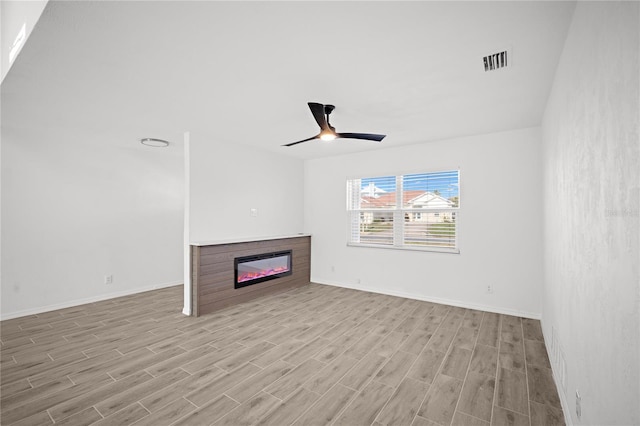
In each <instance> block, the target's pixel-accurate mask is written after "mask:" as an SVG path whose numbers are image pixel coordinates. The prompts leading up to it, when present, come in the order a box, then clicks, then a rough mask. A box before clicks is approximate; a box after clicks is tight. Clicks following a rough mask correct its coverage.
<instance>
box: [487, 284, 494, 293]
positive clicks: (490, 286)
mask: <svg viewBox="0 0 640 426" xmlns="http://www.w3.org/2000/svg"><path fill="white" fill-rule="evenodd" d="M487 293H489V294H491V293H493V286H492V285H491V284H487Z"/></svg>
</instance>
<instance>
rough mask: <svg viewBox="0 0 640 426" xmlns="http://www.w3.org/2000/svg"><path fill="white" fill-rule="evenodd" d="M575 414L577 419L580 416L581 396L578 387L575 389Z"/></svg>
mask: <svg viewBox="0 0 640 426" xmlns="http://www.w3.org/2000/svg"><path fill="white" fill-rule="evenodd" d="M576 416H578V420H580V417H582V397H581V396H580V392H578V389H576Z"/></svg>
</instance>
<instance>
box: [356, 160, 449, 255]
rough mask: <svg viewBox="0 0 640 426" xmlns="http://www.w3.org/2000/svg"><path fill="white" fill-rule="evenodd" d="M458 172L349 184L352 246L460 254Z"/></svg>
mask: <svg viewBox="0 0 640 426" xmlns="http://www.w3.org/2000/svg"><path fill="white" fill-rule="evenodd" d="M459 210H460V173H459V171H458V170H451V171H443V172H427V173H413V174H405V175H398V176H378V177H366V178H358V179H349V180H348V181H347V214H348V221H349V232H348V241H347V243H348V244H349V245H358V246H371V247H388V248H404V249H422V250H435V251H446V252H455V253H457V252H459V249H458V243H457V241H458V238H457V237H458V234H457V220H458V215H459Z"/></svg>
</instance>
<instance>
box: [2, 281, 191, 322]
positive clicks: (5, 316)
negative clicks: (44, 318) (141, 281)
mask: <svg viewBox="0 0 640 426" xmlns="http://www.w3.org/2000/svg"><path fill="white" fill-rule="evenodd" d="M176 285H182V281H173V282H168V283H163V284H156V285H151V286H146V287H140V288H136V289H133V290H124V291H117V292H114V293H108V294H101V295H100V296H95V297H87V298H85V299H75V300H71V301H69V302H64V303H57V304H55V305H47V306H41V307H38V308H33V309H25V310H22V311H16V312H10V313H8V314H4V313H3V314H2V315H0V320H1V321H4V320H9V319H14V318H20V317H26V316H28V315H37V314H42V313H45V312H50V311H57V310H58V309H66V308H72V307H74V306H78V305H85V304H87V303H95V302H101V301H103V300H109V299H115V298H117V297H122V296H130V295H132V294H137V293H144V292H145V291H151V290H159V289H161V288H167V287H174V286H176Z"/></svg>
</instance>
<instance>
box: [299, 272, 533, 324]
mask: <svg viewBox="0 0 640 426" xmlns="http://www.w3.org/2000/svg"><path fill="white" fill-rule="evenodd" d="M311 282H312V283H316V284H322V285H330V286H334V287H343V288H350V289H353V290H361V291H368V292H370V293H378V294H386V295H387V296H397V297H404V298H406V299H414V300H422V301H424V302H433V303H440V304H443V305H451V306H457V307H459V308H466V309H476V310H479V311H485V312H493V313H496V314H504V315H513V316H517V317H523V318H531V319H537V320H539V319H540V314H539V313H532V312H524V311H519V310H515V309H505V308H496V307H494V306H485V305H480V304H475V303H468V302H462V301H460V300H452V299H443V298H440V297H430V296H424V295H421V294H413V293H405V292H401V291H393V290H385V291H382V290H372V289H370V288H365V287H360V286H354V285H346V284H342V283H332V282H328V281H324V280H316V279H312V280H311Z"/></svg>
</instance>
